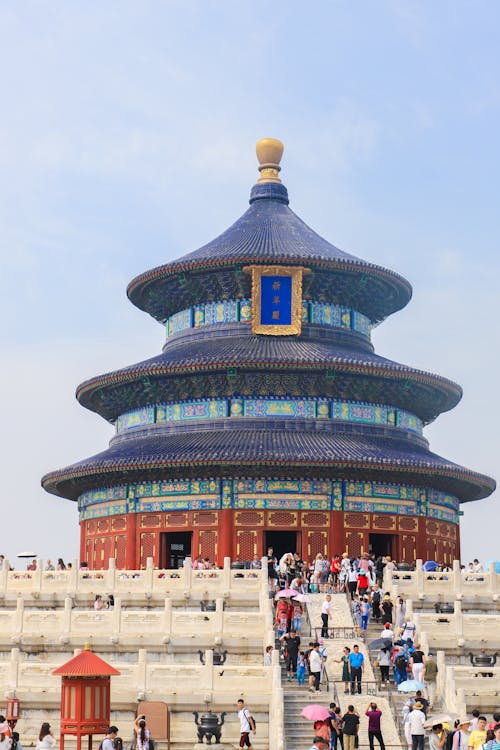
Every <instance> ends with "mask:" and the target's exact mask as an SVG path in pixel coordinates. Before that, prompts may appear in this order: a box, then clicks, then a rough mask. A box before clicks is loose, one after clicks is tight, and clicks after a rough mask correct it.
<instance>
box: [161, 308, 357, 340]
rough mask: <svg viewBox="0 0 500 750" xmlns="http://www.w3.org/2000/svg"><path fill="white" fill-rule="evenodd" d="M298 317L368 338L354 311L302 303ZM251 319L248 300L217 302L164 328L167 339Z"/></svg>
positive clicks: (182, 314)
mask: <svg viewBox="0 0 500 750" xmlns="http://www.w3.org/2000/svg"><path fill="white" fill-rule="evenodd" d="M301 317H302V322H303V323H305V324H309V323H311V324H313V325H320V326H330V327H333V328H345V329H348V330H353V331H357V332H358V333H361V334H362V335H363V336H366V337H368V338H369V337H370V332H371V324H370V320H369V318H367V317H366V315H363V314H362V313H360V312H358V311H357V310H350V309H349V308H347V307H342V306H340V305H334V304H331V303H329V302H317V301H314V300H302V309H301ZM251 320H252V301H251V300H250V299H241V300H220V301H218V302H209V303H207V304H204V305H196V306H195V307H193V308H188V309H186V310H180V311H179V312H177V313H175V314H174V315H171V316H170V318H168V319H167V321H166V323H165V328H166V333H167V337H168V336H173V335H174V334H176V333H179V332H180V331H184V330H186V329H189V328H201V327H202V326H206V325H215V324H217V323H229V322H238V321H239V322H241V323H250V322H251Z"/></svg>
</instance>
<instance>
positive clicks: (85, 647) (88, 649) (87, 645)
mask: <svg viewBox="0 0 500 750" xmlns="http://www.w3.org/2000/svg"><path fill="white" fill-rule="evenodd" d="M83 650H84V651H90V643H89V642H88V641H85V643H84V644H83Z"/></svg>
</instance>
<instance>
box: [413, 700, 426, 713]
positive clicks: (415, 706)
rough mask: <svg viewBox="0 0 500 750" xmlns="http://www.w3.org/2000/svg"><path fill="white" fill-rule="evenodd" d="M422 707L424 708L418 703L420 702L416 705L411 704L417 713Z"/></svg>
mask: <svg viewBox="0 0 500 750" xmlns="http://www.w3.org/2000/svg"><path fill="white" fill-rule="evenodd" d="M423 707H424V706H423V704H422V703H420V701H417V702H416V703H414V704H413V708H416V709H417V711H419V710H421V709H422V708H423Z"/></svg>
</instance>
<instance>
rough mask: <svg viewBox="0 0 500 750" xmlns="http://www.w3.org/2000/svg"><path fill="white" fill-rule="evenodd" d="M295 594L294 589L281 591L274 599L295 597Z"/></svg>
mask: <svg viewBox="0 0 500 750" xmlns="http://www.w3.org/2000/svg"><path fill="white" fill-rule="evenodd" d="M296 593H297V592H296V591H295V589H283V590H282V591H278V593H277V594H276V596H275V599H281V598H282V597H287V596H295V594H296Z"/></svg>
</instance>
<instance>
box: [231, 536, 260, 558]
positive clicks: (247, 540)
mask: <svg viewBox="0 0 500 750" xmlns="http://www.w3.org/2000/svg"><path fill="white" fill-rule="evenodd" d="M256 553H257V532H256V531H237V532H236V556H237V557H238V558H239V559H240V560H253V556H254V555H255V554H256Z"/></svg>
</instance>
